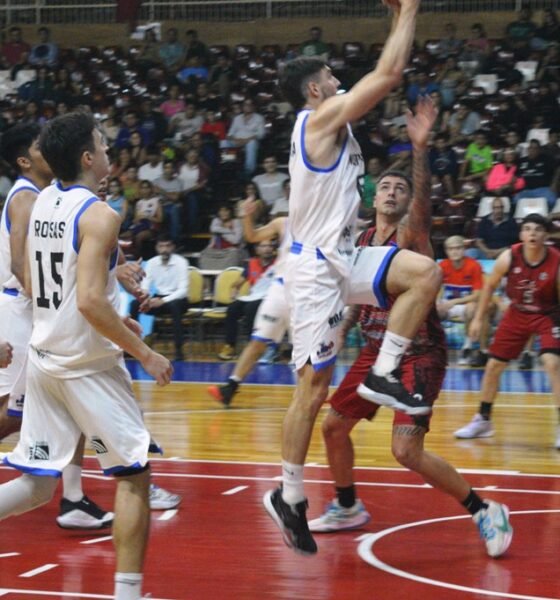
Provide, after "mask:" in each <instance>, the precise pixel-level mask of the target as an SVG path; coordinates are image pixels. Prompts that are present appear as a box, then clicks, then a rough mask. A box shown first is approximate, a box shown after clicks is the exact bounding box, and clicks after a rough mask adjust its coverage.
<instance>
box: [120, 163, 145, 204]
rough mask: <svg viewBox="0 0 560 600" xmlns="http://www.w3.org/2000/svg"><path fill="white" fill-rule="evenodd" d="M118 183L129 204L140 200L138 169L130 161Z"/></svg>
mask: <svg viewBox="0 0 560 600" xmlns="http://www.w3.org/2000/svg"><path fill="white" fill-rule="evenodd" d="M120 182H121V185H122V187H123V193H124V197H125V198H126V199H127V200H128V202H129V203H130V204H132V203H134V202H136V200H138V198H140V195H141V194H140V187H141V186H140V179H138V167H137V166H136V163H135V162H134V161H131V162H130V164H129V165H128V168H127V169H126V171H125V172H124V173H123V175H122V176H121V177H120Z"/></svg>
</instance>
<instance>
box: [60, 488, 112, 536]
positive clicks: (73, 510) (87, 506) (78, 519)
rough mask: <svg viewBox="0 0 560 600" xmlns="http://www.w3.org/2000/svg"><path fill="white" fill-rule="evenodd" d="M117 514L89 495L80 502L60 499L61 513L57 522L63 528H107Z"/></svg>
mask: <svg viewBox="0 0 560 600" xmlns="http://www.w3.org/2000/svg"><path fill="white" fill-rule="evenodd" d="M114 517H115V515H114V514H113V513H112V512H106V511H104V510H103V509H102V508H100V507H99V506H97V504H95V502H92V501H91V500H90V499H89V498H88V497H87V496H84V497H83V498H82V499H81V500H79V501H78V502H70V500H67V499H66V498H61V500H60V513H59V515H58V517H56V522H57V523H58V526H59V527H62V528H63V529H105V528H106V527H111V525H112V524H113V519H114Z"/></svg>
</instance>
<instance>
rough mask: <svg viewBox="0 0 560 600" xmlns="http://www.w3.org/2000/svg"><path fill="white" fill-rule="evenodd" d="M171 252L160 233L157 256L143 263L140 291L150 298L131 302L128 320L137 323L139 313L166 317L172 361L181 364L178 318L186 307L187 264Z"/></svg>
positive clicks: (166, 237)
mask: <svg viewBox="0 0 560 600" xmlns="http://www.w3.org/2000/svg"><path fill="white" fill-rule="evenodd" d="M174 250H175V244H174V242H173V240H172V239H171V236H170V235H169V234H163V233H162V234H161V235H160V236H159V238H158V241H157V243H156V251H157V253H158V256H154V258H151V259H150V260H149V261H148V262H147V263H146V277H145V278H144V280H143V281H142V289H144V290H145V291H146V292H148V293H149V294H150V296H148V298H147V299H146V300H144V301H143V302H142V303H140V302H139V301H138V300H133V301H132V303H131V305H130V316H131V317H132V318H133V319H137V317H138V313H139V312H143V313H147V314H149V315H155V316H157V315H162V314H170V315H171V317H172V318H173V335H174V336H175V340H174V341H175V360H183V323H182V318H183V315H184V314H185V312H186V310H187V306H188V301H187V294H188V291H189V261H188V260H187V259H186V258H183V257H182V256H180V255H179V254H174Z"/></svg>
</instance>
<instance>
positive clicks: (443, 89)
mask: <svg viewBox="0 0 560 600" xmlns="http://www.w3.org/2000/svg"><path fill="white" fill-rule="evenodd" d="M464 79H465V73H464V71H463V70H462V69H460V68H459V66H458V65H457V58H456V57H455V56H450V57H448V58H447V59H446V61H445V63H444V65H443V67H442V68H441V70H440V72H439V73H438V75H437V79H436V81H437V82H438V83H439V90H432V92H433V91H439V92H440V93H441V105H442V106H443V107H444V108H450V107H451V106H453V104H454V102H455V97H456V95H457V92H456V90H457V86H458V85H459V83H460V82H462V81H463V80H464ZM430 95H432V94H431V93H430Z"/></svg>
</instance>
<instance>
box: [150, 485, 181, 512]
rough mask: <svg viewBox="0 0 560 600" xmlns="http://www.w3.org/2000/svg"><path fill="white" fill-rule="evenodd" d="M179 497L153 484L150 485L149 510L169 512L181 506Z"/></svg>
mask: <svg viewBox="0 0 560 600" xmlns="http://www.w3.org/2000/svg"><path fill="white" fill-rule="evenodd" d="M181 500H182V498H181V496H179V494H172V493H171V492H168V491H167V490H164V489H163V488H160V487H159V485H156V484H155V483H150V509H151V510H171V509H172V508H175V507H177V506H179V504H181Z"/></svg>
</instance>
